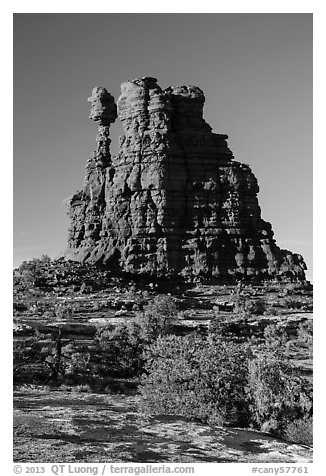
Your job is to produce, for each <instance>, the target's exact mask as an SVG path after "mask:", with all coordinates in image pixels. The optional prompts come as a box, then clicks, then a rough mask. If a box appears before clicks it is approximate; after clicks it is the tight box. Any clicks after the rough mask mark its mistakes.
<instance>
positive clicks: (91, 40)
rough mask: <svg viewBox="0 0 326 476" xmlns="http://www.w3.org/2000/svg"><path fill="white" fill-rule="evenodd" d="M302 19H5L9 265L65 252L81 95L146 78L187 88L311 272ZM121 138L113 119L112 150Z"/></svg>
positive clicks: (86, 127) (90, 133) (85, 129)
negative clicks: (200, 97)
mask: <svg viewBox="0 0 326 476" xmlns="http://www.w3.org/2000/svg"><path fill="white" fill-rule="evenodd" d="M312 59H313V57H312V14H300V13H289V14H286V13H281V14H274V13H267V14H249V13H243V14H219V13H209V14H204V13H202V14H200V13H198V14H162V13H161V14H144V13H143V14H136V13H135V14H112V13H103V14H78V13H73V14H53V13H52V14H15V15H14V265H18V264H19V263H20V262H21V261H22V260H23V259H29V258H32V257H38V256H41V255H42V254H44V253H47V254H50V256H53V257H54V256H56V255H58V254H59V253H60V252H61V251H63V250H64V248H65V246H66V239H67V228H68V219H67V217H66V212H65V208H64V206H63V200H64V198H66V197H68V196H69V195H72V194H73V193H74V192H75V191H76V190H78V189H80V188H81V187H82V185H83V180H84V167H85V164H86V160H87V158H88V157H89V156H90V155H91V154H92V151H93V150H94V148H95V136H96V127H95V125H94V124H93V123H92V121H90V120H89V119H88V112H89V104H88V103H87V97H88V96H89V95H90V93H91V90H92V88H93V87H94V86H104V87H106V88H107V89H108V90H109V91H110V92H111V94H112V95H113V96H114V97H115V98H116V99H117V98H118V96H119V94H120V84H121V82H123V81H125V80H128V79H134V78H137V77H141V76H154V77H156V78H158V83H159V85H160V86H161V87H162V88H165V87H167V86H169V85H172V84H175V85H178V84H194V85H197V86H199V87H200V88H201V89H202V90H203V91H204V93H205V96H206V104H205V108H204V117H205V120H206V121H207V122H208V123H209V124H210V125H211V126H212V128H213V131H214V132H217V133H226V134H228V135H229V146H230V148H231V150H232V151H233V153H234V155H235V159H236V160H238V161H240V162H244V163H248V164H249V165H250V166H251V168H252V170H253V172H254V173H255V175H256V177H257V178H258V182H259V185H260V190H261V191H260V193H259V197H258V198H259V202H260V206H261V209H262V218H263V219H265V220H267V221H270V222H271V223H272V225H273V229H274V232H275V238H276V240H277V243H278V244H279V245H280V246H281V247H284V248H287V249H289V250H291V251H295V252H299V253H300V254H302V255H303V256H304V258H305V260H306V262H307V265H308V268H309V270H308V278H309V279H312ZM120 134H121V129H120V125H119V124H118V123H116V124H114V125H113V126H112V138H113V141H114V142H115V143H114V144H112V146H113V151H116V150H117V138H118V135H120Z"/></svg>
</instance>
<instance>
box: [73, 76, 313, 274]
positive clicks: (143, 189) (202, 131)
mask: <svg viewBox="0 0 326 476" xmlns="http://www.w3.org/2000/svg"><path fill="white" fill-rule="evenodd" d="M89 101H90V103H91V105H92V108H91V113H90V118H91V119H93V120H94V121H95V122H96V123H97V125H98V135H97V139H96V144H97V147H96V151H95V153H94V156H93V157H92V158H91V159H89V160H88V162H87V164H86V177H85V185H84V188H83V190H81V191H79V192H77V193H76V194H74V195H73V196H72V197H71V198H69V199H68V200H67V205H68V214H69V217H70V219H71V226H70V229H69V238H68V249H67V251H66V256H67V257H68V258H69V259H73V260H78V261H89V262H102V263H104V264H107V266H108V267H109V268H111V269H112V270H114V271H115V272H126V273H133V274H144V275H149V276H153V277H169V276H174V277H175V276H179V277H180V278H182V279H185V280H186V281H192V280H194V279H198V278H203V279H206V280H210V279H214V278H217V279H221V280H224V279H226V278H235V279H239V278H241V277H244V278H246V277H249V278H250V277H253V278H258V279H270V278H275V277H278V278H280V279H288V278H290V279H295V280H296V279H299V280H303V279H305V275H304V269H306V266H305V263H304V261H303V258H302V257H301V256H300V255H297V254H293V253H291V252H289V251H286V250H281V249H280V248H278V247H277V245H276V243H275V241H274V239H273V231H272V229H271V225H270V224H269V223H267V222H265V221H264V220H262V218H261V211H260V207H259V205H258V200H257V193H258V191H259V187H258V184H257V180H256V177H255V176H254V175H253V173H252V172H251V169H250V167H249V166H248V165H245V164H241V163H239V162H236V161H235V160H233V154H232V152H231V150H230V149H229V148H228V144H227V138H228V136H226V135H224V134H215V133H213V132H212V129H211V127H210V126H209V125H208V124H207V123H206V122H205V121H204V119H203V117H202V115H203V105H204V101H205V97H204V94H203V92H202V91H201V90H200V89H199V88H198V87H196V86H178V87H176V86H170V87H169V88H167V89H165V90H162V89H161V88H160V86H158V84H157V82H156V79H155V78H148V77H146V78H140V79H135V80H133V81H128V82H125V83H123V84H122V85H121V96H120V97H119V99H118V102H117V106H116V105H115V102H114V99H113V97H112V96H111V95H110V94H109V93H108V92H107V90H106V89H104V88H94V89H93V93H92V96H91V97H90V98H89ZM117 115H118V117H119V119H120V120H121V121H122V124H123V128H124V135H123V136H122V137H121V138H120V150H119V153H118V154H117V155H116V156H115V157H112V158H111V155H110V142H111V141H110V138H109V127H110V124H111V123H112V122H114V120H115V119H116V117H117Z"/></svg>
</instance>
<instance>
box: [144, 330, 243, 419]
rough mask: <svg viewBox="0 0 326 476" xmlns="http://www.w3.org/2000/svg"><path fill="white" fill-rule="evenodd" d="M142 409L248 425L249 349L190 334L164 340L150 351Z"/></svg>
mask: <svg viewBox="0 0 326 476" xmlns="http://www.w3.org/2000/svg"><path fill="white" fill-rule="evenodd" d="M145 356H146V365H145V370H146V375H144V376H143V377H142V380H141V386H140V392H141V395H142V397H143V403H142V405H141V406H142V409H143V410H144V411H145V412H150V413H156V414H157V413H170V414H180V415H184V416H186V417H193V418H199V419H201V420H203V421H209V422H217V423H219V424H223V423H224V422H232V423H233V424H246V423H248V417H249V400H248V395H247V390H246V389H247V374H248V372H247V366H248V356H249V348H248V347H247V346H244V345H242V346H239V345H236V344H234V343H231V342H222V341H221V340H219V339H218V338H216V337H214V336H209V337H208V338H205V337H202V336H198V335H190V336H186V337H178V336H175V335H169V336H164V337H159V338H158V339H157V341H156V342H154V343H153V344H152V345H151V346H150V347H149V349H148V350H147V352H146V355H145Z"/></svg>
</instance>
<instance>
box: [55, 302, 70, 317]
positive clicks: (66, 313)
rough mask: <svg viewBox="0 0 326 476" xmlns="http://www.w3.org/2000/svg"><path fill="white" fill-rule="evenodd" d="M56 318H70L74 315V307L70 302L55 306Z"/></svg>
mask: <svg viewBox="0 0 326 476" xmlns="http://www.w3.org/2000/svg"><path fill="white" fill-rule="evenodd" d="M54 314H55V317H56V319H59V320H61V319H69V318H71V317H72V316H73V315H74V308H73V306H72V305H71V304H70V303H64V302H63V303H59V304H55V306H54Z"/></svg>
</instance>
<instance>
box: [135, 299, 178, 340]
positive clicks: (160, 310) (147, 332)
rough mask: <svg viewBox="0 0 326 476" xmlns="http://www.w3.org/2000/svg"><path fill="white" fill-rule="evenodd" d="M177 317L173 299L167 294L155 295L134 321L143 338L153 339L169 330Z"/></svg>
mask: <svg viewBox="0 0 326 476" xmlns="http://www.w3.org/2000/svg"><path fill="white" fill-rule="evenodd" d="M177 318H178V309H177V306H176V304H175V300H174V299H173V298H172V297H171V296H169V295H160V296H155V297H154V299H153V301H151V302H149V303H148V304H147V305H146V306H145V307H144V310H143V312H142V313H139V314H138V315H137V318H136V322H137V324H138V325H139V327H140V328H141V331H142V334H143V338H144V339H145V340H147V341H153V340H154V339H156V338H157V337H159V336H162V335H165V334H168V333H169V332H171V329H172V324H173V321H174V320H175V319H177Z"/></svg>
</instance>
